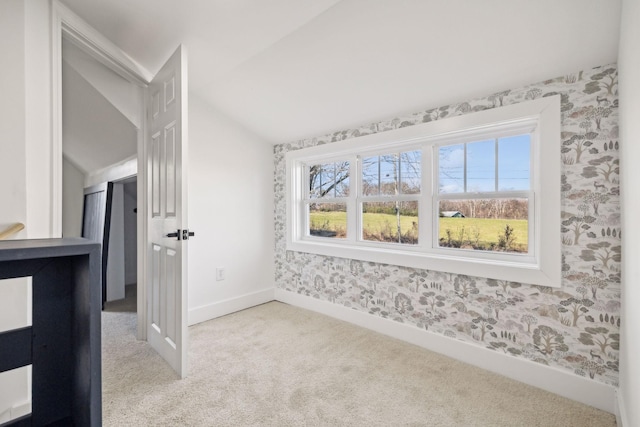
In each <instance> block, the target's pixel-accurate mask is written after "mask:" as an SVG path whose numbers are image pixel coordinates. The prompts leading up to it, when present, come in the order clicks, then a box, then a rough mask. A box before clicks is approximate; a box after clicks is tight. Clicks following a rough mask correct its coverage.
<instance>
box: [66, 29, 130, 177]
mask: <svg viewBox="0 0 640 427" xmlns="http://www.w3.org/2000/svg"><path fill="white" fill-rule="evenodd" d="M62 58H63V61H62V140H63V146H62V151H63V154H64V156H65V157H66V158H67V160H69V161H70V162H71V164H73V165H74V166H75V167H76V168H77V169H79V170H80V171H81V172H83V173H85V174H91V173H95V172H97V171H99V170H102V169H104V168H107V167H109V166H112V165H114V164H117V163H120V162H121V161H123V160H125V159H129V158H132V157H135V156H136V154H137V129H138V127H140V117H139V111H140V96H141V95H140V93H139V92H138V91H139V89H138V88H137V87H136V86H135V85H133V84H132V83H130V82H129V81H127V80H125V79H124V78H122V77H120V76H119V75H118V74H116V73H115V72H113V71H111V70H110V69H108V68H107V67H105V66H103V65H102V64H100V63H99V62H98V61H97V60H95V59H94V58H92V57H91V56H89V55H88V54H86V53H85V52H83V51H81V50H80V49H79V48H77V47H76V46H74V45H73V44H71V43H69V42H68V41H66V40H63V42H62Z"/></svg>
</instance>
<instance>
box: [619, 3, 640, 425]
mask: <svg viewBox="0 0 640 427" xmlns="http://www.w3.org/2000/svg"><path fill="white" fill-rule="evenodd" d="M622 7H623V10H622V27H621V31H620V53H619V73H620V74H619V75H620V85H619V88H620V159H621V160H620V172H621V186H620V188H621V192H622V193H621V194H622V198H621V200H622V230H623V234H622V298H621V301H622V325H621V326H622V329H621V339H620V390H619V395H618V402H619V405H620V409H621V414H620V415H621V418H622V422H623V423H624V424H623V425H624V426H625V427H631V426H640V407H638V402H640V365H639V364H638V355H639V354H640V310H638V307H640V263H639V262H638V260H639V259H640V222H638V215H637V212H638V211H639V210H640V186H639V185H638V182H640V168H638V162H640V122H639V121H638V117H640V43H639V41H640V2H638V1H636V0H624V1H623V6H622Z"/></svg>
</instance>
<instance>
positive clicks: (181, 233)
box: [164, 229, 196, 240]
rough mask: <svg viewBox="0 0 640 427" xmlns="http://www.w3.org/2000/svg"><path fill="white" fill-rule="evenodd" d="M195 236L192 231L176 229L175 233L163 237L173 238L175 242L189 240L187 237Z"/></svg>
mask: <svg viewBox="0 0 640 427" xmlns="http://www.w3.org/2000/svg"><path fill="white" fill-rule="evenodd" d="M195 235H196V233H194V232H193V231H189V230H187V229H184V230H180V229H178V230H176V232H175V233H168V234H166V235H165V236H164V237H175V238H176V240H189V237H193V236H195Z"/></svg>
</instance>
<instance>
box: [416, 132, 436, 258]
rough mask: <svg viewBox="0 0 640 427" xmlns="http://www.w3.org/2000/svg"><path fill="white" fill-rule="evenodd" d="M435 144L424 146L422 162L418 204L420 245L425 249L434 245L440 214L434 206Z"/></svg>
mask: <svg viewBox="0 0 640 427" xmlns="http://www.w3.org/2000/svg"><path fill="white" fill-rule="evenodd" d="M434 150H435V148H434V146H433V145H432V146H423V147H422V156H421V164H420V174H421V190H420V193H421V195H422V196H421V197H420V202H419V204H418V245H419V246H420V247H422V248H423V250H429V249H431V248H432V247H433V243H434V242H433V230H434V227H436V225H435V224H434V222H435V221H437V220H438V215H437V213H436V211H435V209H434V206H433V200H434V196H435V194H437V191H438V190H437V188H436V186H435V183H437V179H435V176H434V174H435V173H436V171H437V170H438V166H437V164H436V162H437V156H434Z"/></svg>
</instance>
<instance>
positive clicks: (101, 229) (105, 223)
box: [82, 182, 113, 308]
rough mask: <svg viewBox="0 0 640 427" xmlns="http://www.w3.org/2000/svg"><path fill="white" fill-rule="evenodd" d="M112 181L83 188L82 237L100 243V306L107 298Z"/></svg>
mask: <svg viewBox="0 0 640 427" xmlns="http://www.w3.org/2000/svg"><path fill="white" fill-rule="evenodd" d="M112 197H113V183H112V182H105V183H103V184H98V185H94V186H92V187H87V188H85V189H84V209H83V213H82V237H85V238H87V239H89V240H93V241H94V242H98V243H100V244H101V245H102V246H101V254H100V256H101V259H102V272H101V274H100V277H101V280H102V308H104V303H105V301H106V300H107V260H108V257H109V229H110V227H111V202H112Z"/></svg>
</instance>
